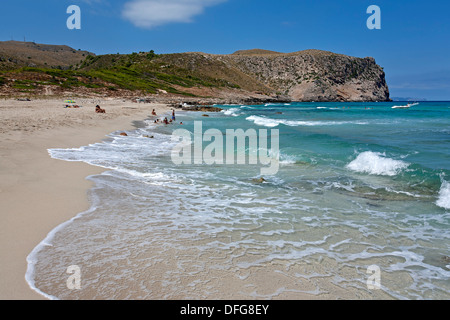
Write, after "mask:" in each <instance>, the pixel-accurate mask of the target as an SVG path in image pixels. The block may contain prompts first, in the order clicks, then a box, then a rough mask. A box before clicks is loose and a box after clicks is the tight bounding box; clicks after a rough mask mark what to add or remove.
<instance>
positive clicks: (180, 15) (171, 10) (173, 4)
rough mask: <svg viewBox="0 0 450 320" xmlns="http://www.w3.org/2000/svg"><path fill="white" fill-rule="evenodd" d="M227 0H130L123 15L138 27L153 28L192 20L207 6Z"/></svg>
mask: <svg viewBox="0 0 450 320" xmlns="http://www.w3.org/2000/svg"><path fill="white" fill-rule="evenodd" d="M224 1H226V0H130V1H128V2H127V3H125V6H124V9H123V11H122V16H123V17H124V18H125V19H127V20H129V21H130V22H131V23H133V24H134V25H135V26H137V27H141V28H152V27H156V26H160V25H164V24H168V23H177V22H183V23H186V22H192V21H193V18H194V17H195V16H198V15H200V14H202V13H203V12H204V10H205V8H206V7H209V6H213V5H216V4H218V3H221V2H224Z"/></svg>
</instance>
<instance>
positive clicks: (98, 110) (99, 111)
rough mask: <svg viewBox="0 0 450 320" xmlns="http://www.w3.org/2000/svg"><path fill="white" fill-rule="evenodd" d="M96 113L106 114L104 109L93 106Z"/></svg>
mask: <svg viewBox="0 0 450 320" xmlns="http://www.w3.org/2000/svg"><path fill="white" fill-rule="evenodd" d="M95 112H96V113H106V111H105V109H102V108H100V106H99V105H97V106H95Z"/></svg>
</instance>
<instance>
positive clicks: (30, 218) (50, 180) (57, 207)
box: [0, 98, 170, 300]
mask: <svg viewBox="0 0 450 320" xmlns="http://www.w3.org/2000/svg"><path fill="white" fill-rule="evenodd" d="M76 104H77V105H80V106H82V107H80V108H64V106H65V103H64V99H63V98H61V99H49V100H44V99H42V100H33V101H17V100H12V99H9V100H0V133H1V137H2V139H1V142H0V177H1V178H0V208H1V210H0V219H1V223H0V261H1V262H0V299H2V300H6V299H8V300H9V299H12V300H30V299H44V298H43V297H42V296H41V295H39V294H37V293H36V292H34V291H33V290H31V289H30V287H29V286H28V284H27V282H26V281H25V273H26V269H27V262H26V258H27V255H28V254H29V253H30V252H31V251H32V250H33V248H34V247H35V246H36V245H37V244H39V243H40V242H41V241H42V240H43V239H44V238H45V236H46V235H47V234H48V233H49V232H50V231H51V230H52V229H53V228H55V227H56V226H58V225H59V224H61V223H63V222H65V221H67V220H69V219H70V218H72V217H74V216H75V215H76V214H77V213H79V212H82V211H85V210H87V209H88V208H89V202H88V199H87V191H88V190H89V188H90V187H91V183H90V182H89V181H88V180H86V177H87V176H89V175H92V174H98V173H101V172H102V171H103V169H102V168H98V167H93V166H90V165H87V164H85V163H78V162H77V163H70V162H65V161H59V160H55V159H52V158H51V157H50V156H49V154H48V152H47V149H49V148H74V147H80V146H83V145H87V144H91V143H95V142H98V141H101V140H102V139H104V138H105V137H106V135H107V134H109V133H111V132H114V131H117V130H129V129H133V121H135V120H143V119H145V118H146V117H147V116H149V115H150V114H151V111H152V110H153V109H156V111H157V113H158V115H161V114H163V113H164V112H168V111H169V110H170V109H169V108H168V106H167V105H163V104H149V103H132V102H131V101H130V100H127V101H125V100H122V99H116V100H112V99H111V100H107V99H105V100H99V99H79V100H76ZM97 104H99V105H100V106H101V107H102V108H104V109H105V110H106V113H105V114H97V113H95V111H94V108H95V105H97Z"/></svg>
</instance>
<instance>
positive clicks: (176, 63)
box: [0, 41, 389, 103]
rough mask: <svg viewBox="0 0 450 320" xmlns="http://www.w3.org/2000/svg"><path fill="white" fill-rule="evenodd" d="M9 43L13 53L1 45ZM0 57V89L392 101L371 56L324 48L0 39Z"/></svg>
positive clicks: (8, 91)
mask: <svg viewBox="0 0 450 320" xmlns="http://www.w3.org/2000/svg"><path fill="white" fill-rule="evenodd" d="M38 46H39V47H38ZM5 47H6V48H8V50H9V51H8V50H6V49H3V51H2V48H5ZM11 48H14V49H11ZM83 55H84V56H83ZM6 56H8V57H9V58H7V59H6V61H5V57H6ZM25 56H27V58H26V59H25V60H24V58H23V57H25ZM28 57H29V58H28ZM0 60H1V62H0V68H2V70H3V71H2V73H1V74H0V94H10V95H11V94H13V93H14V92H16V93H21V94H27V93H34V94H49V92H50V93H51V94H67V93H69V92H72V93H77V94H89V93H92V92H94V93H96V94H100V95H134V96H136V95H157V96H158V97H159V96H166V97H168V96H181V97H199V98H209V99H218V100H220V101H222V100H223V101H228V102H236V103H239V101H252V100H254V101H255V102H257V101H268V100H280V101H288V100H296V101H386V100H388V99H389V89H388V87H387V84H386V81H385V74H384V71H383V69H382V68H381V67H380V66H378V65H377V64H376V63H375V60H374V59H373V58H355V57H349V56H345V55H340V54H335V53H331V52H326V51H320V50H306V51H299V52H294V53H279V52H274V51H268V50H261V49H252V50H241V51H237V52H235V53H233V54H230V55H213V54H206V53H201V52H190V53H174V54H163V55H158V54H155V53H154V52H153V51H150V52H140V53H133V54H126V55H121V54H108V55H99V56H95V55H94V54H91V53H89V52H86V51H78V50H74V49H71V48H69V47H66V46H48V47H47V46H45V45H37V44H33V43H31V44H30V43H18V42H13V43H11V42H10V41H8V43H7V44H6V45H5V43H1V42H0ZM26 60H29V61H26ZM27 62H28V64H27Z"/></svg>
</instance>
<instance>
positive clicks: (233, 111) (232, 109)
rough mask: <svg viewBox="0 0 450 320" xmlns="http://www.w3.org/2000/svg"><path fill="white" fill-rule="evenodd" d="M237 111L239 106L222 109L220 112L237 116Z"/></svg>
mask: <svg viewBox="0 0 450 320" xmlns="http://www.w3.org/2000/svg"><path fill="white" fill-rule="evenodd" d="M238 111H239V108H231V109H228V110H222V113H223V114H224V115H227V116H233V117H237V116H239V113H238Z"/></svg>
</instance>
